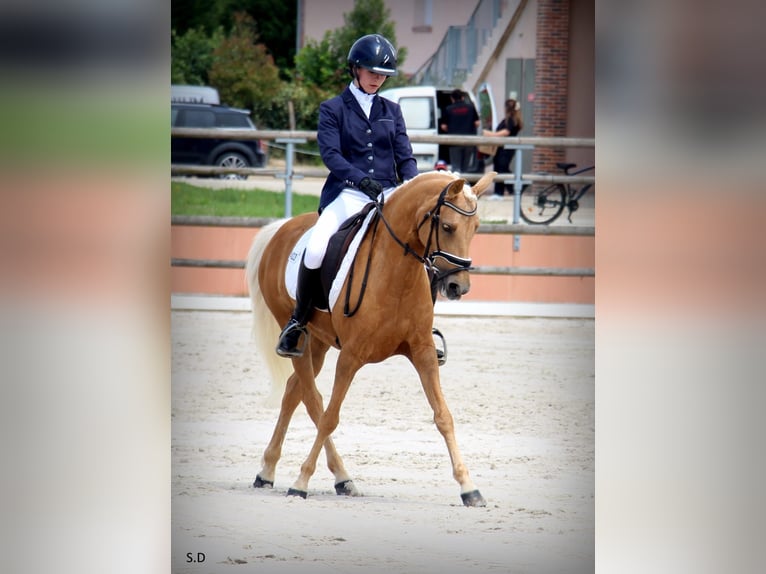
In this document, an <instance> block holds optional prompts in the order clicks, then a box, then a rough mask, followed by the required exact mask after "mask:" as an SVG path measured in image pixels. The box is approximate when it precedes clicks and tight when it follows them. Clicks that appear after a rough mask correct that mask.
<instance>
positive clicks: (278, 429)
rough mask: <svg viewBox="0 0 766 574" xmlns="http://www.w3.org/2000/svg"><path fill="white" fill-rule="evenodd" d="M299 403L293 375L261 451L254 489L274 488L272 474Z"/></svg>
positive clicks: (298, 394)
mask: <svg viewBox="0 0 766 574" xmlns="http://www.w3.org/2000/svg"><path fill="white" fill-rule="evenodd" d="M300 402H301V388H300V384H299V380H298V376H297V375H296V374H295V373H293V374H292V375H290V378H288V379H287V385H286V386H285V394H284V395H282V405H281V407H280V409H279V418H278V419H277V424H276V426H275V427H274V432H273V433H272V435H271V440H270V441H269V444H268V446H267V447H266V450H264V451H263V458H262V460H261V464H262V466H261V471H260V472H259V473H258V474H257V475H256V477H255V482H254V483H253V486H255V487H256V488H264V487H266V488H272V487H273V486H274V472H275V470H276V468H277V462H278V461H279V457H280V456H282V444H283V443H284V441H285V435H286V434H287V427H288V426H289V424H290V419H292V418H293V413H294V412H295V409H296V407H297V406H298V404H299V403H300Z"/></svg>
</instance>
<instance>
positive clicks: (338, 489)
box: [335, 479, 359, 496]
mask: <svg viewBox="0 0 766 574" xmlns="http://www.w3.org/2000/svg"><path fill="white" fill-rule="evenodd" d="M335 494H337V495H338V496H359V491H358V490H357V489H356V486H354V483H353V481H352V480H351V479H348V480H342V481H340V482H339V483H337V484H336V485H335Z"/></svg>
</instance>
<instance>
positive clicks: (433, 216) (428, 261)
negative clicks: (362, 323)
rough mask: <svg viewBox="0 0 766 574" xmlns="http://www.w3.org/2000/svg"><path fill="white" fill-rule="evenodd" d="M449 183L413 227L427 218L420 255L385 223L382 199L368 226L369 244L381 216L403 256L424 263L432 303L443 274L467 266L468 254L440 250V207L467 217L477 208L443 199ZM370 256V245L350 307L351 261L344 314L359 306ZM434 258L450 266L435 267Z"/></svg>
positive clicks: (469, 265)
mask: <svg viewBox="0 0 766 574" xmlns="http://www.w3.org/2000/svg"><path fill="white" fill-rule="evenodd" d="M449 186H450V184H447V185H445V186H444V189H442V191H441V193H440V194H439V198H438V199H437V200H436V205H434V207H433V209H431V210H430V211H427V212H426V213H425V215H424V216H423V221H421V222H420V224H419V225H418V227H417V230H418V231H420V228H421V227H423V225H424V224H425V223H426V222H427V221H428V220H429V219H430V220H431V229H430V230H429V232H428V241H427V242H426V245H425V249H424V250H423V255H420V254H418V252H416V251H415V250H413V249H412V247H410V246H409V244H408V243H404V242H403V241H402V240H401V239H399V238H398V237H397V236H396V233H394V230H393V229H392V228H391V225H390V224H389V223H388V220H387V219H386V217H385V215H383V202H382V201H381V202H380V203H376V207H375V210H376V212H377V215H376V216H375V221H374V223H373V229H372V238H371V239H370V242H371V243H370V245H372V242H373V241H374V240H375V235H376V234H377V231H378V223H379V222H380V221H381V220H382V221H383V223H384V224H385V226H386V229H387V230H388V233H389V235H391V237H392V238H393V240H394V241H396V243H398V244H399V245H400V246H401V247H402V248H403V249H404V256H405V257H406V256H407V255H412V256H413V257H414V258H415V259H417V260H418V261H420V262H421V263H422V264H423V265H424V266H425V267H426V271H427V272H428V276H429V280H430V285H431V300H432V302H434V303H436V295H437V290H438V285H439V282H441V281H443V280H444V278H445V277H449V276H450V275H453V274H454V273H459V272H461V271H470V270H471V259H470V258H465V257H459V256H457V255H455V254H453V253H449V252H447V251H442V249H441V246H440V244H439V216H440V213H441V209H442V207H448V208H450V209H452V210H453V211H456V212H457V213H459V214H460V215H464V216H466V217H471V216H473V215H475V214H476V210H477V209H478V206H477V207H475V208H473V209H472V210H471V211H466V210H465V209H462V208H460V207H458V206H457V205H455V204H454V203H452V202H450V201H447V200H446V199H445V198H446V196H447V189H449ZM434 240H435V241H434ZM434 243H435V245H436V249H434V250H433V251H431V245H432V244H434ZM371 259H372V248H370V252H369V254H368V255H367V264H366V266H365V270H364V277H363V278H362V286H361V291H360V293H359V299H358V300H357V302H356V306H355V307H354V309H353V310H350V309H349V300H350V297H351V283H352V281H351V280H352V279H353V274H354V263H355V262H356V260H354V262H352V265H351V269H350V270H349V281H348V287H347V288H346V299H345V304H344V308H343V314H344V315H345V316H346V317H351V316H352V315H354V314H355V313H356V312H357V311H358V310H359V306H360V305H361V304H362V298H363V297H364V292H365V290H366V288H367V277H368V274H369V271H370V260H371ZM437 260H443V261H445V262H447V263H449V264H450V265H451V266H452V267H451V268H450V269H447V270H444V271H442V270H441V269H440V268H439V265H438V264H437V263H436V261H437Z"/></svg>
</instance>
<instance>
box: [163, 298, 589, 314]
mask: <svg viewBox="0 0 766 574" xmlns="http://www.w3.org/2000/svg"><path fill="white" fill-rule="evenodd" d="M170 308H171V310H173V311H250V299H248V298H247V297H224V296H218V295H185V294H184V295H182V294H176V295H171V296H170ZM434 312H435V313H436V314H437V315H455V316H503V317H555V318H561V319H594V318H595V306H594V305H588V304H581V303H523V302H516V303H509V302H504V301H437V302H436V306H435V308H434Z"/></svg>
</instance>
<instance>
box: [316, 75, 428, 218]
mask: <svg viewBox="0 0 766 574" xmlns="http://www.w3.org/2000/svg"><path fill="white" fill-rule="evenodd" d="M317 142H318V143H319V151H320V154H321V156H322V160H323V161H324V163H325V165H326V166H327V169H329V170H330V174H329V175H328V176H327V180H326V181H325V183H324V187H323V188H322V194H321V196H320V198H319V212H320V213H321V212H322V210H323V209H324V208H325V207H326V206H327V205H329V204H330V203H331V202H332V201H333V200H334V199H335V198H336V197H338V195H340V192H341V190H342V189H343V188H344V187H353V188H356V187H358V186H359V182H360V181H361V180H362V179H363V178H365V177H369V178H371V179H374V180H376V181H378V182H379V183H380V184H381V185H382V186H383V188H384V189H385V188H387V187H394V186H396V185H398V184H399V183H400V181H403V180H405V179H412V178H413V177H415V176H416V175H417V174H418V169H417V163H416V161H415V158H414V157H413V156H412V145H410V139H409V137H408V136H407V129H406V126H405V125H404V118H403V117H402V110H401V108H400V107H399V105H398V104H396V103H394V102H392V101H391V100H387V99H386V98H381V97H380V96H378V95H376V96H375V98H374V99H373V102H372V109H371V111H370V118H369V119H367V116H365V115H364V112H363V111H362V108H361V106H360V105H359V102H357V101H356V98H354V95H353V94H352V93H351V90H350V89H349V87H348V86H346V89H345V90H343V92H342V93H341V94H340V95H339V96H335V97H334V98H331V99H329V100H326V101H324V102H322V103H321V104H320V106H319V125H318V128H317Z"/></svg>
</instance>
